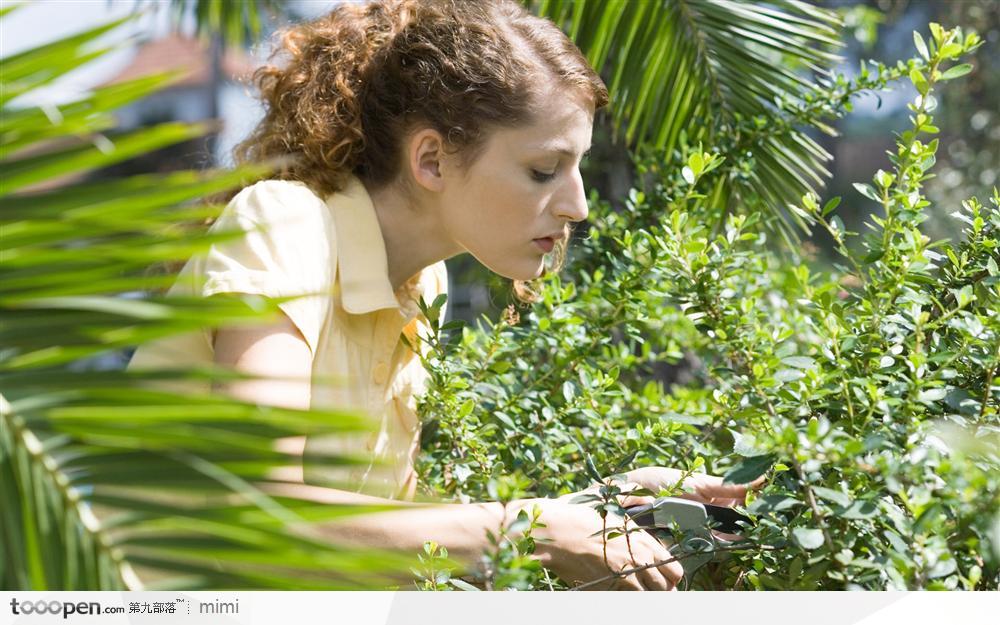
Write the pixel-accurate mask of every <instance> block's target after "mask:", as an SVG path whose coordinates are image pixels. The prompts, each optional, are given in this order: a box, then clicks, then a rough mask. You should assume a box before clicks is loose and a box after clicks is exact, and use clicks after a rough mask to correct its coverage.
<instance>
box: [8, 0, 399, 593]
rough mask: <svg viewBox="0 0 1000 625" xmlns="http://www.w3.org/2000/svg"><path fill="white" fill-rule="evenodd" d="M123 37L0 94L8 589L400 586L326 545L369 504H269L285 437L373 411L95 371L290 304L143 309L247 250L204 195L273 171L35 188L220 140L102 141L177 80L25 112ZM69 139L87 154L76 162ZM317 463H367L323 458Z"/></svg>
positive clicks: (168, 127) (163, 375) (70, 54)
mask: <svg viewBox="0 0 1000 625" xmlns="http://www.w3.org/2000/svg"><path fill="white" fill-rule="evenodd" d="M213 4H222V3H213ZM226 4H228V3H226ZM4 12H5V13H9V11H7V10H6V8H5V11H4ZM121 23H122V20H119V21H117V22H113V23H111V24H108V25H105V26H101V27H98V28H96V29H91V30H90V31H87V32H85V33H81V34H80V35H76V36H73V37H69V38H66V39H64V40H60V41H57V42H53V43H51V44H47V45H44V46H40V47H38V48H35V49H33V50H28V51H26V52H23V53H20V54H18V55H16V56H15V57H11V58H10V59H3V66H4V73H3V75H2V77H0V93H4V94H6V95H10V97H8V98H6V99H4V100H3V105H2V109H0V112H2V116H0V119H2V120H3V121H2V122H0V148H2V149H3V152H2V153H0V175H2V177H3V187H2V190H0V195H3V196H4V204H3V208H2V209H0V229H2V231H3V233H4V237H3V248H2V249H0V260H2V261H3V263H2V268H0V315H2V318H3V323H2V324H0V345H2V346H3V347H2V349H0V388H2V389H3V393H2V395H0V555H2V561H3V562H4V566H3V567H2V568H0V588H4V589H31V590H46V589H61V590H70V589H87V590H96V589H121V588H139V587H147V588H188V589H191V588H212V587H230V588H241V587H242V588H247V587H253V588H271V589H296V588H310V589H331V588H361V587H372V586H373V585H379V584H385V583H387V579H386V577H385V575H386V573H392V572H394V571H400V570H404V569H403V567H404V566H405V565H407V564H409V562H405V561H403V559H402V558H400V557H396V556H392V555H386V554H379V553H373V552H371V551H370V550H369V551H366V552H365V553H357V552H354V551H351V550H347V549H343V548H339V547H338V548H334V547H332V546H331V545H330V544H329V543H328V542H327V541H325V540H323V539H322V538H321V537H320V536H319V535H318V534H317V533H316V526H315V524H316V523H322V522H324V521H329V520H332V519H335V518H338V517H339V516H342V515H345V514H356V513H358V512H363V511H365V510H370V508H365V509H361V508H357V507H345V506H332V505H329V504H318V503H314V502H311V501H307V500H304V499H296V498H291V497H287V496H281V497H278V496H272V495H270V494H268V490H267V484H270V483H273V482H275V480H278V479H279V478H276V477H275V471H276V470H278V469H280V468H282V467H294V466H296V465H298V464H300V463H301V460H302V459H301V457H298V456H296V455H294V454H291V453H288V452H284V451H279V450H277V449H276V448H275V445H274V441H275V440H277V439H282V438H290V437H301V436H308V435H311V434H321V433H328V432H357V431H362V430H364V429H365V428H367V427H368V426H367V423H368V420H367V419H365V418H364V416H363V415H358V414H352V413H346V412H343V411H319V410H312V411H297V410H289V409H281V408H275V407H269V406H257V405H252V404H247V403H245V402H239V401H236V400H232V399H229V398H227V397H225V396H220V395H215V394H204V395H191V396H187V395H182V394H177V393H170V392H166V391H164V390H162V389H160V387H159V386H158V385H159V384H160V383H161V382H178V381H181V382H182V381H185V380H192V381H202V382H206V381H207V382H210V383H218V382H224V381H227V380H230V381H231V380H234V379H244V378H247V377H249V376H243V375H241V374H239V373H237V372H235V371H229V370H225V369H222V368H219V367H205V368H188V369H180V370H152V371H122V370H119V369H116V368H111V369H103V370H98V369H95V368H94V366H93V361H91V360H89V358H91V357H94V356H100V355H104V354H109V353H114V352H116V351H120V350H121V349H124V348H127V347H130V346H134V345H136V344H137V343H140V342H142V341H146V340H152V339H155V338H160V337H164V336H169V335H172V334H178V333H184V332H191V331H194V330H196V329H200V328H203V327H205V326H222V325H227V324H240V323H260V322H263V321H266V320H267V319H269V318H270V317H273V316H274V315H276V314H277V311H278V310H279V309H278V304H279V303H280V302H281V301H282V300H280V299H273V300H272V299H267V298H259V297H251V296H247V297H238V296H220V297H212V298H207V299H205V298H183V297H165V296H162V295H157V296H149V297H146V298H144V299H141V300H140V299H136V297H135V296H136V294H137V293H139V292H140V290H142V289H148V288H151V287H152V288H158V289H159V290H162V288H163V287H165V286H167V284H168V283H169V282H170V281H171V280H172V278H173V276H172V275H164V276H162V277H151V276H149V275H147V274H148V272H147V269H148V267H149V266H150V265H151V264H158V263H173V262H177V261H181V260H184V259H186V258H187V257H189V256H190V255H191V254H193V253H198V252H203V251H205V250H207V248H208V247H209V246H210V245H211V244H212V243H213V242H216V241H219V240H224V239H226V238H229V237H233V236H238V235H239V233H235V232H230V233H225V232H220V233H213V234H211V235H207V234H206V233H204V232H203V231H202V230H201V229H199V228H197V227H195V226H194V224H195V223H200V222H201V221H202V220H203V219H204V218H206V217H213V216H217V215H218V212H219V210H220V209H221V207H220V206H214V205H203V204H199V203H198V200H199V199H200V198H202V197H204V196H206V195H212V194H215V193H218V192H221V191H225V190H227V189H231V188H233V187H236V186H239V185H240V184H241V183H242V182H243V181H245V180H252V179H257V178H259V177H260V176H262V175H264V174H266V173H267V172H268V171H269V167H271V166H273V164H271V165H262V166H256V167H247V168H242V169H239V170H236V171H232V172H194V171H187V172H177V173H171V174H167V175H143V176H135V177H131V178H127V179H121V180H114V181H97V182H82V183H79V184H72V185H69V186H62V187H59V188H55V189H48V190H45V191H35V192H31V191H29V188H30V187H31V186H32V185H36V184H38V183H46V182H49V181H51V180H52V178H53V177H56V176H62V175H64V174H67V173H83V172H87V171H90V170H94V169H97V168H100V167H103V166H105V165H108V164H109V163H112V162H116V161H119V160H122V159H124V158H128V157H130V156H133V155H137V154H142V153H145V152H147V151H149V150H151V149H155V148H158V147H161V146H165V145H169V144H172V143H176V142H179V141H184V140H187V139H189V138H192V137H198V136H201V135H202V134H204V133H205V132H206V130H207V129H208V127H207V126H206V125H205V124H163V125H160V126H157V127H153V128H147V129H140V130H137V131H133V132H130V133H127V134H122V135H119V136H115V135H113V134H111V133H108V134H100V133H104V132H105V131H108V130H110V129H111V120H112V119H113V118H112V116H111V114H110V112H111V110H112V109H113V108H114V107H117V106H121V105H124V104H127V103H129V102H133V101H135V100H136V99H138V98H140V97H143V96H144V95H146V94H148V93H150V92H151V91H153V90H155V89H156V88H158V87H160V86H162V85H163V84H164V83H165V81H166V80H168V79H169V77H165V76H156V77H145V78H140V79H137V80H135V81H131V82H129V83H124V84H120V85H114V86H110V87H105V88H102V89H99V90H98V91H96V92H95V93H93V94H91V95H89V96H87V97H85V98H82V99H80V100H78V101H75V102H70V103H67V104H63V105H59V106H57V107H49V108H48V109H41V108H38V107H30V108H18V107H14V106H12V105H11V104H10V103H11V102H12V101H16V100H14V96H15V95H22V94H27V93H30V92H31V90H32V89H34V88H37V87H38V86H40V85H42V84H45V83H47V82H50V81H51V80H52V79H54V78H55V77H57V76H59V75H61V74H62V73H65V72H66V71H69V70H71V69H73V68H74V67H77V66H79V65H80V64H81V63H83V62H85V61H86V60H89V59H90V58H96V57H98V56H100V52H94V53H93V55H91V52H92V51H86V50H85V46H86V45H87V44H88V42H92V41H93V39H94V38H95V37H96V36H97V35H99V34H103V33H106V32H108V31H110V30H111V29H113V28H114V27H115V26H117V25H119V24H121ZM8 68H11V72H10V73H8V71H7V70H8ZM69 139H72V140H73V141H75V144H74V145H71V146H69V147H67V145H66V142H67V140H69ZM187 220H190V221H187ZM316 461H317V463H319V464H330V465H338V464H350V463H353V462H357V461H358V459H355V458H350V457H345V456H337V455H327V456H323V455H320V454H318V453H317V455H316Z"/></svg>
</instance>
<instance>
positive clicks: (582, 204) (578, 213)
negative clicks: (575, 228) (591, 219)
mask: <svg viewBox="0 0 1000 625" xmlns="http://www.w3.org/2000/svg"><path fill="white" fill-rule="evenodd" d="M588 214H589V211H588V209H587V192H586V191H585V190H584V188H583V177H582V176H581V175H580V170H578V169H577V170H573V175H572V176H570V181H569V183H568V184H567V186H566V187H564V191H563V193H562V194H560V197H559V199H558V200H557V204H556V216H557V217H561V218H563V219H566V220H569V221H583V220H584V219H586V218H587V215H588Z"/></svg>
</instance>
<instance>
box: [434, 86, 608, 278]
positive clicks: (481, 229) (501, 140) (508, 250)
mask: <svg viewBox="0 0 1000 625" xmlns="http://www.w3.org/2000/svg"><path fill="white" fill-rule="evenodd" d="M536 120H537V121H536V123H534V124H532V125H529V126H523V127H519V128H505V129H500V130H496V131H495V132H493V134H492V135H491V136H490V137H489V139H488V141H487V143H486V146H485V148H484V150H483V153H482V154H481V155H480V157H479V159H477V160H476V161H475V163H474V164H473V165H472V167H471V168H470V169H469V171H468V172H467V174H465V175H463V172H461V171H459V170H457V169H455V168H454V167H452V168H449V171H448V173H447V174H446V179H447V182H446V185H445V192H444V195H443V197H442V198H441V200H442V205H441V210H442V217H443V220H442V221H443V223H444V224H445V225H444V227H445V228H446V229H447V230H449V232H448V234H449V235H450V236H451V238H452V239H453V240H454V241H455V243H457V244H458V245H459V246H461V247H462V248H463V249H465V250H466V251H468V252H469V253H470V254H472V255H473V256H474V257H475V258H476V259H478V260H479V262H481V263H482V264H483V265H485V266H486V267H488V268H489V269H490V270H492V271H494V272H495V273H498V274H500V275H502V276H504V277H507V278H511V279H514V280H532V279H534V278H537V277H539V276H540V275H541V274H542V273H543V271H544V267H545V264H544V256H545V254H547V253H548V252H550V251H551V250H552V246H553V245H554V244H555V242H556V241H555V239H558V238H561V237H566V236H568V234H569V232H568V228H567V224H568V222H571V221H573V222H576V221H582V220H583V219H586V217H587V198H586V193H585V191H584V188H583V180H582V179H581V177H580V171H579V165H580V160H581V159H582V158H583V156H584V154H585V152H587V151H588V150H589V149H590V143H591V137H592V133H593V120H594V116H593V109H592V107H591V106H590V105H589V104H588V103H587V102H586V101H585V100H584V99H583V98H579V97H572V96H571V95H570V94H569V93H568V92H561V93H560V92H557V91H554V92H550V93H549V94H548V95H547V96H545V97H544V98H543V99H542V106H541V110H539V111H537V113H536Z"/></svg>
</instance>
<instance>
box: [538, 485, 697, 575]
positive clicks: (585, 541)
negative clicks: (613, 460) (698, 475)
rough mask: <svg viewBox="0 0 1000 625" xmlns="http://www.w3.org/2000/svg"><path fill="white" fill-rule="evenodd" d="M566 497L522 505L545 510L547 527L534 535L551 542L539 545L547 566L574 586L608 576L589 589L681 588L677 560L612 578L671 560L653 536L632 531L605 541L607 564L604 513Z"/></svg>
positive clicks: (611, 522) (614, 520) (611, 519)
mask: <svg viewBox="0 0 1000 625" xmlns="http://www.w3.org/2000/svg"><path fill="white" fill-rule="evenodd" d="M623 490H627V489H623ZM575 495H576V493H574V496H575ZM568 497H569V496H564V497H560V498H559V499H531V500H527V501H525V500H522V501H521V502H519V503H520V504H522V505H523V504H527V505H528V506H529V507H530V506H531V505H532V504H537V505H539V506H541V508H542V515H541V518H540V519H539V520H540V521H541V522H542V523H544V524H545V526H546V527H544V528H538V529H536V530H535V531H534V532H533V535H534V536H535V537H536V538H546V539H550V542H543V541H538V542H536V543H535V550H536V554H537V555H538V557H539V559H540V560H541V562H542V564H543V565H544V566H545V567H547V568H549V569H551V570H553V571H555V573H556V574H557V575H559V577H561V578H562V579H563V580H565V581H566V582H567V583H569V584H570V585H571V586H575V585H578V584H580V583H586V582H592V581H595V580H598V579H601V578H609V579H607V580H604V581H602V582H601V583H600V584H595V585H594V586H588V587H587V589H588V590H676V589H677V584H678V582H680V579H681V577H682V576H683V575H684V569H683V568H682V567H681V564H680V562H676V561H675V562H669V563H667V564H661V565H659V566H655V567H650V568H647V569H643V570H641V571H637V572H635V573H631V574H629V575H627V576H626V577H622V578H615V577H609V576H610V575H611V574H612V573H615V572H619V571H622V570H626V569H633V568H636V567H639V566H643V565H646V564H653V563H655V562H664V561H667V560H670V559H671V558H672V557H673V556H671V554H670V552H669V551H667V548H666V547H665V546H664V545H663V544H662V543H661V542H660V541H658V540H657V539H656V538H654V537H653V536H652V535H650V534H648V533H646V532H645V531H633V532H630V533H629V535H628V541H626V539H625V536H623V535H622V536H617V537H614V538H611V539H610V540H608V541H607V564H605V555H604V554H605V545H604V540H603V539H602V535H601V530H602V524H601V517H600V515H598V513H597V511H596V510H595V509H594V508H592V507H590V506H589V505H586V504H574V503H569V500H568ZM647 499H648V498H641V497H626V498H624V500H623V501H622V504H623V505H627V506H634V505H640V504H642V503H646V502H647V501H646V500H647ZM622 524H623V521H622V519H621V518H620V517H615V516H612V515H609V516H608V524H607V527H608V528H609V529H610V528H613V527H621V526H622ZM629 527H630V528H631V529H635V525H634V524H629ZM630 544H631V550H630V549H629V546H630Z"/></svg>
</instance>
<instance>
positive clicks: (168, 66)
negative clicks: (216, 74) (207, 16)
mask: <svg viewBox="0 0 1000 625" xmlns="http://www.w3.org/2000/svg"><path fill="white" fill-rule="evenodd" d="M210 62H211V61H210V55H209V49H208V44H207V42H205V41H202V40H201V39H196V38H190V37H184V36H182V35H178V34H171V35H168V36H166V37H163V38H162V39H155V40H152V41H149V42H147V43H145V44H143V45H142V46H140V47H139V49H138V50H137V52H136V55H135V57H134V58H133V59H132V62H131V63H129V64H128V66H126V67H125V69H123V70H122V71H121V72H119V73H118V75H117V76H115V77H114V78H112V79H111V80H109V81H107V82H106V83H104V84H114V83H118V82H123V81H126V80H131V79H133V78H139V77H140V76H145V75H148V74H154V73H157V72H163V71H169V70H174V69H184V70H187V72H188V74H187V76H185V77H183V78H181V79H180V80H178V81H177V82H176V83H173V86H182V85H183V86H193V85H204V84H206V83H207V82H208V81H209V69H210ZM254 69H255V64H254V61H253V59H252V58H251V57H250V56H249V55H248V54H247V53H246V52H244V51H243V50H238V49H230V50H227V51H226V53H225V54H224V55H223V57H222V76H223V77H224V78H226V79H229V80H241V79H247V78H249V77H250V74H252V73H253V70H254Z"/></svg>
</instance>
